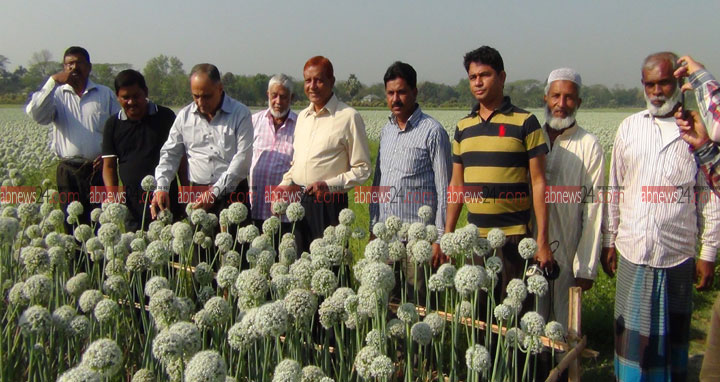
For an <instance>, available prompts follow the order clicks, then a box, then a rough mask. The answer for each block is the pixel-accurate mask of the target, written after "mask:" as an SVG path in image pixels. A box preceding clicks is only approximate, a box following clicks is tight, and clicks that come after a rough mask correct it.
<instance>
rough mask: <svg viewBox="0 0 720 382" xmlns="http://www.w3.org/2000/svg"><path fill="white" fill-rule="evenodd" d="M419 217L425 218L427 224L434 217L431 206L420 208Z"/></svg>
mask: <svg viewBox="0 0 720 382" xmlns="http://www.w3.org/2000/svg"><path fill="white" fill-rule="evenodd" d="M418 217H419V218H420V219H422V220H423V222H424V223H425V224H427V223H429V222H430V221H431V220H432V219H433V210H432V208H430V206H422V207H420V208H419V209H418Z"/></svg>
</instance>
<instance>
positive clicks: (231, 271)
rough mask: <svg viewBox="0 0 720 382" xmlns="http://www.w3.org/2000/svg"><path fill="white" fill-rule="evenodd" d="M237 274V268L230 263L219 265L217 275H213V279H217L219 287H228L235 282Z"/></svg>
mask: <svg viewBox="0 0 720 382" xmlns="http://www.w3.org/2000/svg"><path fill="white" fill-rule="evenodd" d="M237 275H238V269H237V268H235V267H233V266H231V265H223V266H222V267H220V270H219V271H218V273H217V275H215V280H217V284H218V286H219V287H220V288H223V289H228V288H230V287H232V285H233V284H234V283H235V280H236V279H237Z"/></svg>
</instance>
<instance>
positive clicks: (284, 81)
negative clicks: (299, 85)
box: [268, 73, 293, 95]
mask: <svg viewBox="0 0 720 382" xmlns="http://www.w3.org/2000/svg"><path fill="white" fill-rule="evenodd" d="M275 84H278V85H280V86H282V87H284V88H285V89H287V91H288V92H290V95H292V94H293V82H292V80H291V79H290V77H288V76H286V75H285V74H283V73H279V74H276V75H274V76H272V78H270V81H269V82H268V91H270V89H271V88H272V87H273V85H275Z"/></svg>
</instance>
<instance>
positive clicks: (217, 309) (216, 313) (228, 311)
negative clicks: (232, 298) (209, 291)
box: [203, 296, 232, 326]
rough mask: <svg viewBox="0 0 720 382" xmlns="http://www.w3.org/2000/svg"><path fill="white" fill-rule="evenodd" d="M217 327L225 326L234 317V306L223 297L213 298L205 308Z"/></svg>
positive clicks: (207, 302) (206, 303)
mask: <svg viewBox="0 0 720 382" xmlns="http://www.w3.org/2000/svg"><path fill="white" fill-rule="evenodd" d="M203 309H205V311H206V312H208V314H209V315H210V317H212V319H213V321H215V323H216V324H217V325H220V326H222V325H225V324H226V323H228V322H229V321H230V318H231V316H232V306H230V303H229V302H227V301H226V300H225V299H224V298H222V297H218V296H215V297H211V298H210V299H208V300H207V301H206V302H205V305H204V307H203Z"/></svg>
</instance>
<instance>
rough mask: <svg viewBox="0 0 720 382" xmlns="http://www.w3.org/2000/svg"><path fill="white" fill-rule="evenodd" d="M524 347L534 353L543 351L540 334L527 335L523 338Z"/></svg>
mask: <svg viewBox="0 0 720 382" xmlns="http://www.w3.org/2000/svg"><path fill="white" fill-rule="evenodd" d="M523 347H524V348H525V349H527V352H528V353H530V354H533V355H536V354H540V353H542V349H543V343H542V340H541V339H540V337H539V336H533V335H530V336H525V338H524V340H523Z"/></svg>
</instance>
